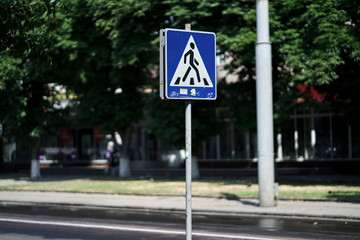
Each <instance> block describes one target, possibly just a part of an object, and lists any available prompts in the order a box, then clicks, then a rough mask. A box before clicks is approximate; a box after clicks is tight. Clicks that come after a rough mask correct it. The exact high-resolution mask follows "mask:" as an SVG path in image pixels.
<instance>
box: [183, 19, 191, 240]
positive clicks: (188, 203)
mask: <svg viewBox="0 0 360 240" xmlns="http://www.w3.org/2000/svg"><path fill="white" fill-rule="evenodd" d="M185 30H191V25H190V24H186V25H185ZM185 154H186V163H185V164H186V240H191V239H192V210H191V209H192V196H191V177H192V176H191V172H192V170H191V168H192V167H191V156H192V152H191V101H190V100H187V101H186V102H185Z"/></svg>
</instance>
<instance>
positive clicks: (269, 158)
mask: <svg viewBox="0 0 360 240" xmlns="http://www.w3.org/2000/svg"><path fill="white" fill-rule="evenodd" d="M256 29H257V42H256V49H255V50H256V113H257V139H258V178H259V200H260V206H261V207H272V206H275V205H276V201H275V191H274V175H275V174H274V124H273V99H272V76H271V74H272V69H271V43H270V40H269V35H270V34H269V2H268V0H257V1H256Z"/></svg>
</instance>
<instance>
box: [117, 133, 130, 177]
mask: <svg viewBox="0 0 360 240" xmlns="http://www.w3.org/2000/svg"><path fill="white" fill-rule="evenodd" d="M131 129H132V127H131V126H129V127H127V128H126V132H125V139H124V141H123V144H124V145H123V149H122V154H121V156H120V161H119V164H120V166H119V177H121V178H126V177H131V171H130V157H129V153H130V143H131Z"/></svg>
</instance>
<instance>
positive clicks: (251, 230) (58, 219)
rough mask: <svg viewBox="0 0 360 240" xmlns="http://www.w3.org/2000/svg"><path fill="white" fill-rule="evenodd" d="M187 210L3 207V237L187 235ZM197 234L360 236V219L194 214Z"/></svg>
mask: <svg viewBox="0 0 360 240" xmlns="http://www.w3.org/2000/svg"><path fill="white" fill-rule="evenodd" d="M184 223H185V217H184V213H182V212H171V213H170V212H161V211H143V210H142V211H140V210H131V209H126V210H124V209H123V210H121V209H116V208H102V209H97V208H96V209H89V208H83V207H76V206H74V207H64V206H58V207H56V206H31V205H29V206H16V205H15V206H14V205H10V206H2V207H0V239H1V240H20V239H21V240H24V239H26V240H44V239H51V240H63V239H71V240H89V239H90V240H92V239H94V240H95V239H96V240H97V239H99V240H105V239H107V240H108V239H109V240H112V239H117V240H119V239H120V240H130V239H131V240H151V239H154V240H155V239H174V240H177V239H185V224H184ZM193 239H194V240H197V239H198V240H210V239H211V240H218V239H219V240H220V239H222V240H227V239H229V240H231V239H245V240H246V239H248V240H275V239H327V240H331V239H334V240H335V239H355V240H356V239H359V240H360V221H356V220H354V221H349V220H340V219H339V220H331V219H328V220H324V219H311V218H297V219H295V218H284V217H270V216H269V217H266V216H265V217H259V216H245V215H244V216H236V217H235V216H224V215H216V214H214V215H201V214H196V213H195V214H194V215H193Z"/></svg>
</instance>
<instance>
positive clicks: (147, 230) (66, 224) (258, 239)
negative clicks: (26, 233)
mask: <svg viewBox="0 0 360 240" xmlns="http://www.w3.org/2000/svg"><path fill="white" fill-rule="evenodd" d="M0 221H1V222H13V223H27V224H37V225H51V226H62V227H79V228H94V229H108V230H118V231H130V232H145V233H158V234H173V235H185V232H184V231H169V230H160V229H150V228H134V227H119V226H105V225H98V224H97V225H95V224H81V223H69V222H45V221H37V220H25V219H13V218H0ZM192 235H193V236H200V237H217V238H230V239H231V238H232V239H243V240H279V239H274V238H266V237H265V238H264V237H250V236H240V235H226V234H215V233H199V232H193V233H192Z"/></svg>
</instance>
